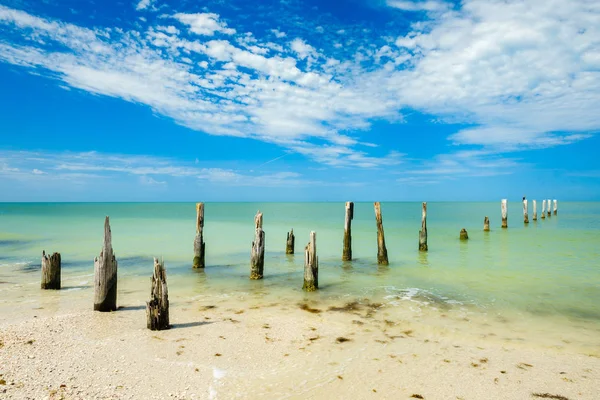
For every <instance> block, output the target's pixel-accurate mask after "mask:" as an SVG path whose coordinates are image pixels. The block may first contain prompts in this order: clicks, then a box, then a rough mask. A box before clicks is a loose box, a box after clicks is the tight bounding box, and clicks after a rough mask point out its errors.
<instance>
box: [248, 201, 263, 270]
mask: <svg viewBox="0 0 600 400" xmlns="http://www.w3.org/2000/svg"><path fill="white" fill-rule="evenodd" d="M262 225H263V215H262V213H261V212H260V211H258V212H257V213H256V216H255V217H254V229H255V230H254V241H253V242H252V252H251V254H250V279H262V278H263V271H264V267H265V231H263V229H262Z"/></svg>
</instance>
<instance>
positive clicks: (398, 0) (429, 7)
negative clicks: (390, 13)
mask: <svg viewBox="0 0 600 400" xmlns="http://www.w3.org/2000/svg"><path fill="white" fill-rule="evenodd" d="M387 5H388V6H390V7H394V8H397V9H400V10H403V11H445V10H447V9H449V8H451V4H449V3H446V2H443V1H430V0H426V1H404V0H388V1H387Z"/></svg>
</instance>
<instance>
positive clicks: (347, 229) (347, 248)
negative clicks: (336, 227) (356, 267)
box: [342, 201, 354, 261]
mask: <svg viewBox="0 0 600 400" xmlns="http://www.w3.org/2000/svg"><path fill="white" fill-rule="evenodd" d="M353 218H354V203H353V202H351V201H347V202H346V219H345V221H344V248H343V250H342V261H351V260H352V219H353Z"/></svg>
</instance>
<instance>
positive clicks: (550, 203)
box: [546, 199, 552, 217]
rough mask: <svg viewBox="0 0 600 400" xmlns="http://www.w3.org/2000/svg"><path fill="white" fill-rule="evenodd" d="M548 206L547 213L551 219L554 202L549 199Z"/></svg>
mask: <svg viewBox="0 0 600 400" xmlns="http://www.w3.org/2000/svg"><path fill="white" fill-rule="evenodd" d="M547 204H548V209H547V210H546V211H547V212H548V216H549V217H551V216H552V200H550V199H548V201H547Z"/></svg>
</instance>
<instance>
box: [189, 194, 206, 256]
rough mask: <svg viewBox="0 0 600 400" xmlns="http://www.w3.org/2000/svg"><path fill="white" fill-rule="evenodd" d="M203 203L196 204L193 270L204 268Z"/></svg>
mask: <svg viewBox="0 0 600 400" xmlns="http://www.w3.org/2000/svg"><path fill="white" fill-rule="evenodd" d="M204 248H205V243H204V203H196V237H195V238H194V261H193V264H192V267H193V268H204V266H205V264H204Z"/></svg>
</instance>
